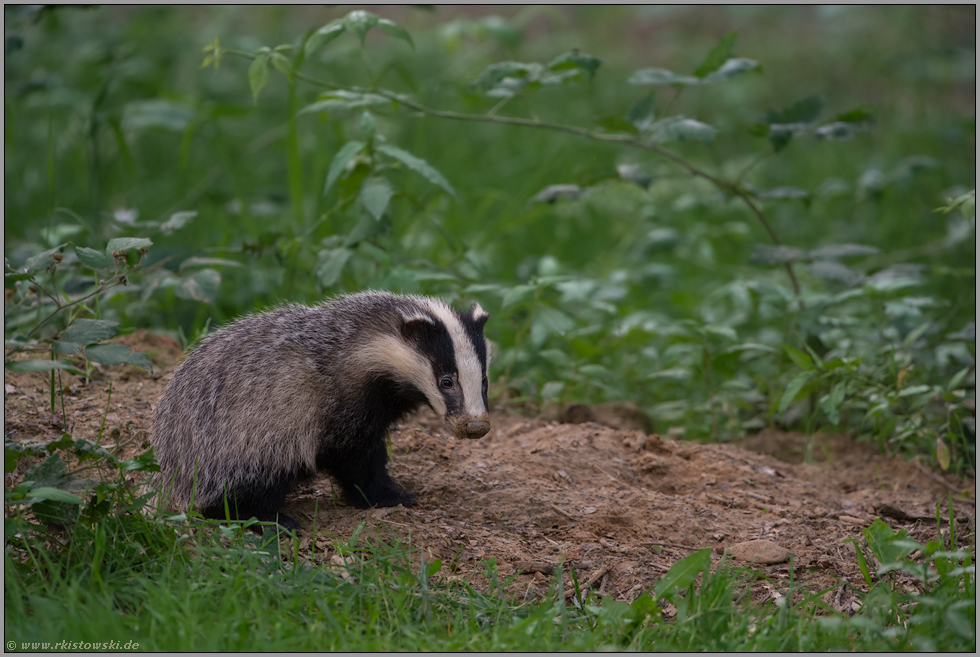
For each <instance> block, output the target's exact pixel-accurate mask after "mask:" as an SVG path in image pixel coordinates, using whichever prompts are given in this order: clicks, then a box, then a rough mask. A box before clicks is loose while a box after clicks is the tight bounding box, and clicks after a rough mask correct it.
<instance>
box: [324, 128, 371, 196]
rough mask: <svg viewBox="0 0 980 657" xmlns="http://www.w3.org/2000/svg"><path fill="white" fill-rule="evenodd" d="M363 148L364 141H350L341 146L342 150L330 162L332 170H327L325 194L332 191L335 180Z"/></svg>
mask: <svg viewBox="0 0 980 657" xmlns="http://www.w3.org/2000/svg"><path fill="white" fill-rule="evenodd" d="M363 150H364V142H360V141H349V142H347V143H346V144H344V145H343V146H341V147H340V150H339V151H337V154H336V155H334V158H333V162H331V163H330V170H329V171H327V183H326V184H325V185H324V186H323V193H324V194H326V193H327V192H329V191H330V188H331V187H332V186H333V184H334V182H336V180H337V178H339V177H340V174H341V173H343V172H344V169H345V168H346V167H347V164H348V163H349V162H350V161H351V160H352V159H354V157H355V156H356V155H357V154H358V153H360V152H361V151H363Z"/></svg>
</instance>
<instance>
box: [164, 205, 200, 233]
mask: <svg viewBox="0 0 980 657" xmlns="http://www.w3.org/2000/svg"><path fill="white" fill-rule="evenodd" d="M196 216H197V210H186V211H184V212H174V213H173V214H172V215H170V218H169V219H167V220H166V221H164V222H163V223H162V224H160V232H161V233H163V234H164V235H170V234H171V233H173V232H174V231H177V230H180V229H181V228H183V227H184V226H186V225H187V224H188V223H190V221H191V220H192V219H193V218H194V217H196Z"/></svg>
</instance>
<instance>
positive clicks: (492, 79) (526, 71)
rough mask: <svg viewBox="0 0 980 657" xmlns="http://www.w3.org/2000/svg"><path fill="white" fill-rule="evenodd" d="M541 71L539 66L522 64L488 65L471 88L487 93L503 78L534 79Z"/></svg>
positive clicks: (502, 63) (501, 63)
mask: <svg viewBox="0 0 980 657" xmlns="http://www.w3.org/2000/svg"><path fill="white" fill-rule="evenodd" d="M541 71H542V66H541V64H536V63H531V64H525V63H523V62H496V63H494V64H490V65H489V66H487V67H486V68H485V69H483V72H481V73H480V75H479V77H477V79H476V80H475V81H474V82H473V86H474V87H476V88H477V89H479V90H480V91H483V92H487V91H489V90H490V89H493V88H494V87H496V86H497V85H498V84H499V83H500V82H502V81H503V80H504V78H532V79H536V78H537V77H538V76H539V75H540V74H541Z"/></svg>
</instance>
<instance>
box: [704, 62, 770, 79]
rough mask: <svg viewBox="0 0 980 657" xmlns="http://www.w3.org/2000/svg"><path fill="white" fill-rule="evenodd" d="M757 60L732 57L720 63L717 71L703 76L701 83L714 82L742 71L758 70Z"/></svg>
mask: <svg viewBox="0 0 980 657" xmlns="http://www.w3.org/2000/svg"><path fill="white" fill-rule="evenodd" d="M758 68H759V62H757V61H755V60H753V59H746V58H745V57H734V58H732V59H729V60H728V61H726V62H725V63H724V64H722V65H721V66H720V67H719V68H718V70H717V71H715V72H713V73H711V74H710V75H708V76H707V77H705V78H704V80H703V81H702V84H714V83H716V82H724V81H725V80H731V79H732V78H735V77H738V76H739V75H742V74H743V73H748V72H750V71H755V70H758Z"/></svg>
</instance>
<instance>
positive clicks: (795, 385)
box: [779, 372, 813, 414]
mask: <svg viewBox="0 0 980 657" xmlns="http://www.w3.org/2000/svg"><path fill="white" fill-rule="evenodd" d="M812 376H813V374H812V373H810V372H800V373H799V374H797V375H796V378H794V379H793V380H792V381H790V382H789V385H788V386H786V390H785V391H784V392H783V396H782V398H781V399H780V400H779V413H780V414H782V413H785V412H786V409H787V408H789V405H790V404H791V403H793V400H794V399H796V397H797V395H799V394H800V391H801V390H803V388H804V387H805V386H806V384H807V383H809V382H810V377H812Z"/></svg>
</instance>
